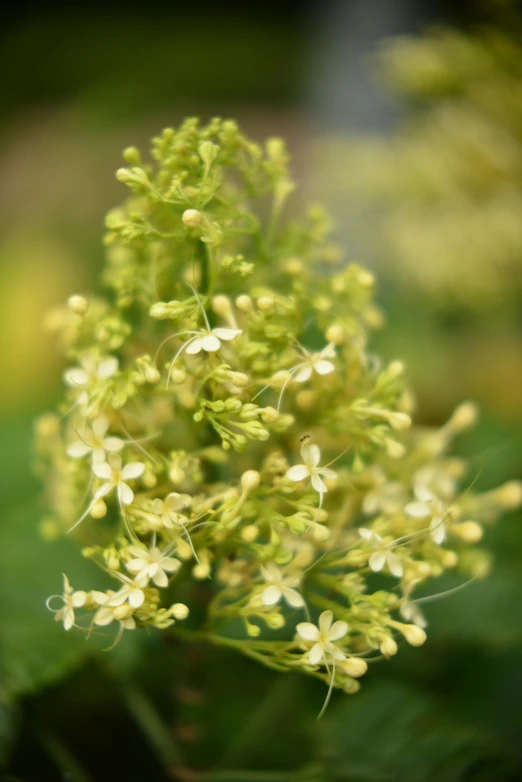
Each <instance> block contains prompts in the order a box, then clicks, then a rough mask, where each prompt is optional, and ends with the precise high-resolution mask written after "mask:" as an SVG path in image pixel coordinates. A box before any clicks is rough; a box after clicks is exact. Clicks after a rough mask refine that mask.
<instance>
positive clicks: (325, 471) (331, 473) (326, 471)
mask: <svg viewBox="0 0 522 782" xmlns="http://www.w3.org/2000/svg"><path fill="white" fill-rule="evenodd" d="M317 473H318V475H324V477H325V478H337V473H336V472H335V470H330V468H329V467H319V469H318V470H317Z"/></svg>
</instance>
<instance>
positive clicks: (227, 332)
mask: <svg viewBox="0 0 522 782" xmlns="http://www.w3.org/2000/svg"><path fill="white" fill-rule="evenodd" d="M212 334H215V335H216V337H217V338H218V339H224V340H225V342H228V341H229V340H231V339H235V338H236V337H237V336H239V334H241V329H212ZM205 350H207V348H205Z"/></svg>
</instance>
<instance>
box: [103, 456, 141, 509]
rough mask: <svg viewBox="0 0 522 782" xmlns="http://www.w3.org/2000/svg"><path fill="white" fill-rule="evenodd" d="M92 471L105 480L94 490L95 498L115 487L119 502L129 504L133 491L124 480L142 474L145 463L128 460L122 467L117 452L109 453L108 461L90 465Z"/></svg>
mask: <svg viewBox="0 0 522 782" xmlns="http://www.w3.org/2000/svg"><path fill="white" fill-rule="evenodd" d="M92 471H93V473H94V474H95V475H96V477H97V478H100V479H101V480H104V481H106V483H103V484H102V485H101V486H100V488H99V489H98V490H97V491H96V493H95V495H94V497H95V500H98V499H99V498H100V497H104V496H105V495H106V494H108V493H109V492H110V491H111V490H112V489H116V493H117V495H118V500H119V502H120V504H121V505H130V504H131V502H132V501H133V499H134V492H133V491H132V489H131V487H130V486H129V485H128V483H126V481H131V480H136V478H139V477H140V475H143V472H144V471H145V465H144V464H143V463H142V462H129V464H126V465H125V467H122V461H121V457H120V456H119V455H118V454H111V456H110V457H109V462H99V463H98V462H96V463H95V464H93V466H92Z"/></svg>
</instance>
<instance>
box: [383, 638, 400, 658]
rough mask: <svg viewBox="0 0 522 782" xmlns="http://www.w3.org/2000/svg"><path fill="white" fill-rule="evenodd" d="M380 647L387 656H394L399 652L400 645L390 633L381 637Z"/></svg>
mask: <svg viewBox="0 0 522 782" xmlns="http://www.w3.org/2000/svg"><path fill="white" fill-rule="evenodd" d="M379 649H380V650H381V652H382V653H383V654H384V655H385V657H393V655H394V654H397V649H398V647H397V644H396V643H395V641H394V640H393V638H392V637H391V636H389V635H386V636H384V638H382V639H381V641H380V643H379Z"/></svg>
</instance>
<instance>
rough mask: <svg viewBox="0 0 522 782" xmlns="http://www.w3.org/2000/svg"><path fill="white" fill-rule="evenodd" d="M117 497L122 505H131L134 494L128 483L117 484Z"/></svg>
mask: <svg viewBox="0 0 522 782" xmlns="http://www.w3.org/2000/svg"><path fill="white" fill-rule="evenodd" d="M118 497H119V498H120V502H121V504H122V505H132V501H133V499H134V492H133V491H132V489H131V487H130V486H129V484H128V483H121V482H120V483H119V484H118Z"/></svg>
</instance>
